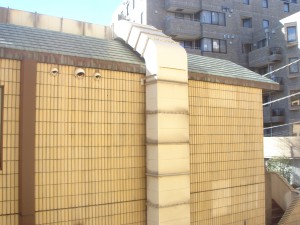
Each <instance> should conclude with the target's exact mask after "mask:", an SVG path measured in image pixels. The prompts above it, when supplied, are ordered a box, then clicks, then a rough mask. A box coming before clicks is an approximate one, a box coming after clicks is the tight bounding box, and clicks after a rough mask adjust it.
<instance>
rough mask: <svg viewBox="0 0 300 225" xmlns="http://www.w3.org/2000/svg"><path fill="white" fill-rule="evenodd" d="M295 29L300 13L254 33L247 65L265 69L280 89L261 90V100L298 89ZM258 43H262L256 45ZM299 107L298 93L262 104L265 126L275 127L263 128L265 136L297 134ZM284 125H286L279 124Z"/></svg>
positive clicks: (299, 75)
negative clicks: (261, 44) (263, 105)
mask: <svg viewBox="0 0 300 225" xmlns="http://www.w3.org/2000/svg"><path fill="white" fill-rule="evenodd" d="M299 30H300V12H298V13H295V14H293V15H291V16H288V17H286V18H284V19H281V20H280V25H279V26H277V27H271V28H270V29H266V30H265V32H260V33H257V34H255V35H254V38H253V40H254V43H257V44H256V45H257V49H255V50H253V51H251V52H250V53H249V65H250V66H251V67H252V68H256V69H257V70H258V72H260V73H267V72H268V74H269V75H268V76H269V78H271V79H273V80H274V81H276V82H278V83H279V84H280V86H281V88H280V91H276V92H265V93H264V102H270V101H272V100H276V99H280V98H283V97H285V96H288V95H293V94H296V93H298V92H300V73H299V65H300V63H299V62H298V60H299V57H300V50H299V49H300V45H299V43H298V42H299V39H300V36H299ZM260 42H265V44H264V45H263V46H262V47H261V48H258V45H259V43H260ZM286 65H290V66H286ZM280 68H282V69H280ZM272 71H274V72H272ZM299 110H300V95H295V96H292V97H291V98H288V99H286V100H282V101H278V102H274V103H272V104H268V105H265V107H264V123H265V125H267V126H268V127H274V126H275V128H273V129H265V136H300V125H299V123H297V122H299V121H300V111H299ZM284 124H290V125H288V126H282V125H284ZM277 126H278V127H277ZM281 126H282V127H281Z"/></svg>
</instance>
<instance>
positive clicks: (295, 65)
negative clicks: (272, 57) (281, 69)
mask: <svg viewBox="0 0 300 225" xmlns="http://www.w3.org/2000/svg"><path fill="white" fill-rule="evenodd" d="M297 60H298V58H296V57H295V58H290V59H289V63H292V62H295V61H297ZM289 68H290V73H298V72H299V63H298V62H297V63H293V64H292V65H290V67H289Z"/></svg>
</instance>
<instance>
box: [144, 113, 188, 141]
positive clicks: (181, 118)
mask: <svg viewBox="0 0 300 225" xmlns="http://www.w3.org/2000/svg"><path fill="white" fill-rule="evenodd" d="M188 122H189V117H188V115H184V114H163V113H161V114H149V115H147V116H146V124H147V125H146V131H147V139H148V140H149V139H150V140H157V141H159V142H167V143H172V142H175V143H177V142H187V141H188V140H189V123H188Z"/></svg>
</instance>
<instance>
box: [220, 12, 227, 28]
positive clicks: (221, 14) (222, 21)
mask: <svg viewBox="0 0 300 225" xmlns="http://www.w3.org/2000/svg"><path fill="white" fill-rule="evenodd" d="M219 25H221V26H225V25H226V24H225V13H219Z"/></svg>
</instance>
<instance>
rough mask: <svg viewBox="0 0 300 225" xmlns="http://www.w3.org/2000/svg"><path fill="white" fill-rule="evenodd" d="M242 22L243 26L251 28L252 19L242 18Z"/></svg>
mask: <svg viewBox="0 0 300 225" xmlns="http://www.w3.org/2000/svg"><path fill="white" fill-rule="evenodd" d="M242 24H243V27H248V28H251V27H252V19H251V18H244V19H242Z"/></svg>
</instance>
